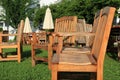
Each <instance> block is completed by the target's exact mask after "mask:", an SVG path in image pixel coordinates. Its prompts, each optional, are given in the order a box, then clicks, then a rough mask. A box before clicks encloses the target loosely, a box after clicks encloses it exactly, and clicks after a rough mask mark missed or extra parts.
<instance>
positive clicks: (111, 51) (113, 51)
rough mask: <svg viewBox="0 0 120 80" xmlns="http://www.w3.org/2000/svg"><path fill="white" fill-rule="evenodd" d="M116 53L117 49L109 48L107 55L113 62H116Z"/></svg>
mask: <svg viewBox="0 0 120 80" xmlns="http://www.w3.org/2000/svg"><path fill="white" fill-rule="evenodd" d="M117 53H118V49H117V47H112V48H109V50H108V51H107V55H108V56H109V57H110V58H112V59H114V60H116V61H118V55H117Z"/></svg>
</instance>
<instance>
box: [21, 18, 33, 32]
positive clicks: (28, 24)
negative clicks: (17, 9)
mask: <svg viewBox="0 0 120 80" xmlns="http://www.w3.org/2000/svg"><path fill="white" fill-rule="evenodd" d="M31 32H32V29H31V26H30V21H29V18H28V17H26V19H25V26H24V30H23V33H31Z"/></svg>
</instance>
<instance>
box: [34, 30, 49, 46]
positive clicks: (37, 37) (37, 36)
mask: <svg viewBox="0 0 120 80" xmlns="http://www.w3.org/2000/svg"><path fill="white" fill-rule="evenodd" d="M32 38H33V42H32V44H33V45H36V44H37V45H40V46H46V43H47V35H46V32H41V33H33V34H32Z"/></svg>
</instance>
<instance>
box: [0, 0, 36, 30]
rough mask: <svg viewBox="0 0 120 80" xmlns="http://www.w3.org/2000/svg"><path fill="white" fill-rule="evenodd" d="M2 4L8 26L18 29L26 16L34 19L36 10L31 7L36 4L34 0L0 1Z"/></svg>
mask: <svg viewBox="0 0 120 80" xmlns="http://www.w3.org/2000/svg"><path fill="white" fill-rule="evenodd" d="M0 3H1V4H0V6H2V7H3V8H4V10H5V15H4V16H3V17H4V18H5V22H6V24H7V25H11V26H12V27H14V28H17V25H18V23H19V22H20V20H21V19H25V18H26V16H28V17H30V18H31V19H32V18H33V15H32V14H33V13H34V8H31V5H33V4H35V1H34V0H0Z"/></svg>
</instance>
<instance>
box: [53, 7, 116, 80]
mask: <svg viewBox="0 0 120 80" xmlns="http://www.w3.org/2000/svg"><path fill="white" fill-rule="evenodd" d="M100 12H101V15H99V21H98V22H97V23H98V24H97V27H96V33H95V38H94V42H93V46H92V50H91V52H90V54H89V55H90V56H87V55H88V54H82V55H81V54H78V53H76V54H72V55H74V56H73V57H72V56H71V54H70V55H69V54H65V53H63V52H62V49H61V46H62V45H59V46H58V48H59V47H60V49H61V50H59V54H57V56H53V59H54V60H55V61H57V62H55V61H53V63H52V78H51V79H52V80H57V79H58V77H57V76H58V75H57V74H58V72H95V74H96V80H103V64H104V58H105V53H106V48H107V43H108V39H109V35H110V30H111V27H112V21H113V18H114V13H115V8H114V7H105V8H103V9H101V11H100ZM63 36H64V35H63ZM59 42H61V41H59ZM59 44H60V43H59ZM69 53H71V51H69ZM54 55H56V54H54ZM85 55H86V56H85ZM78 56H80V57H78ZM56 57H57V58H56ZM82 57H85V58H86V59H85V58H82ZM76 58H77V59H76ZM56 59H58V60H56ZM84 59H85V60H84ZM85 61H86V62H85ZM87 62H88V63H89V64H85V63H87ZM81 64H82V65H81ZM90 78H92V77H90Z"/></svg>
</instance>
